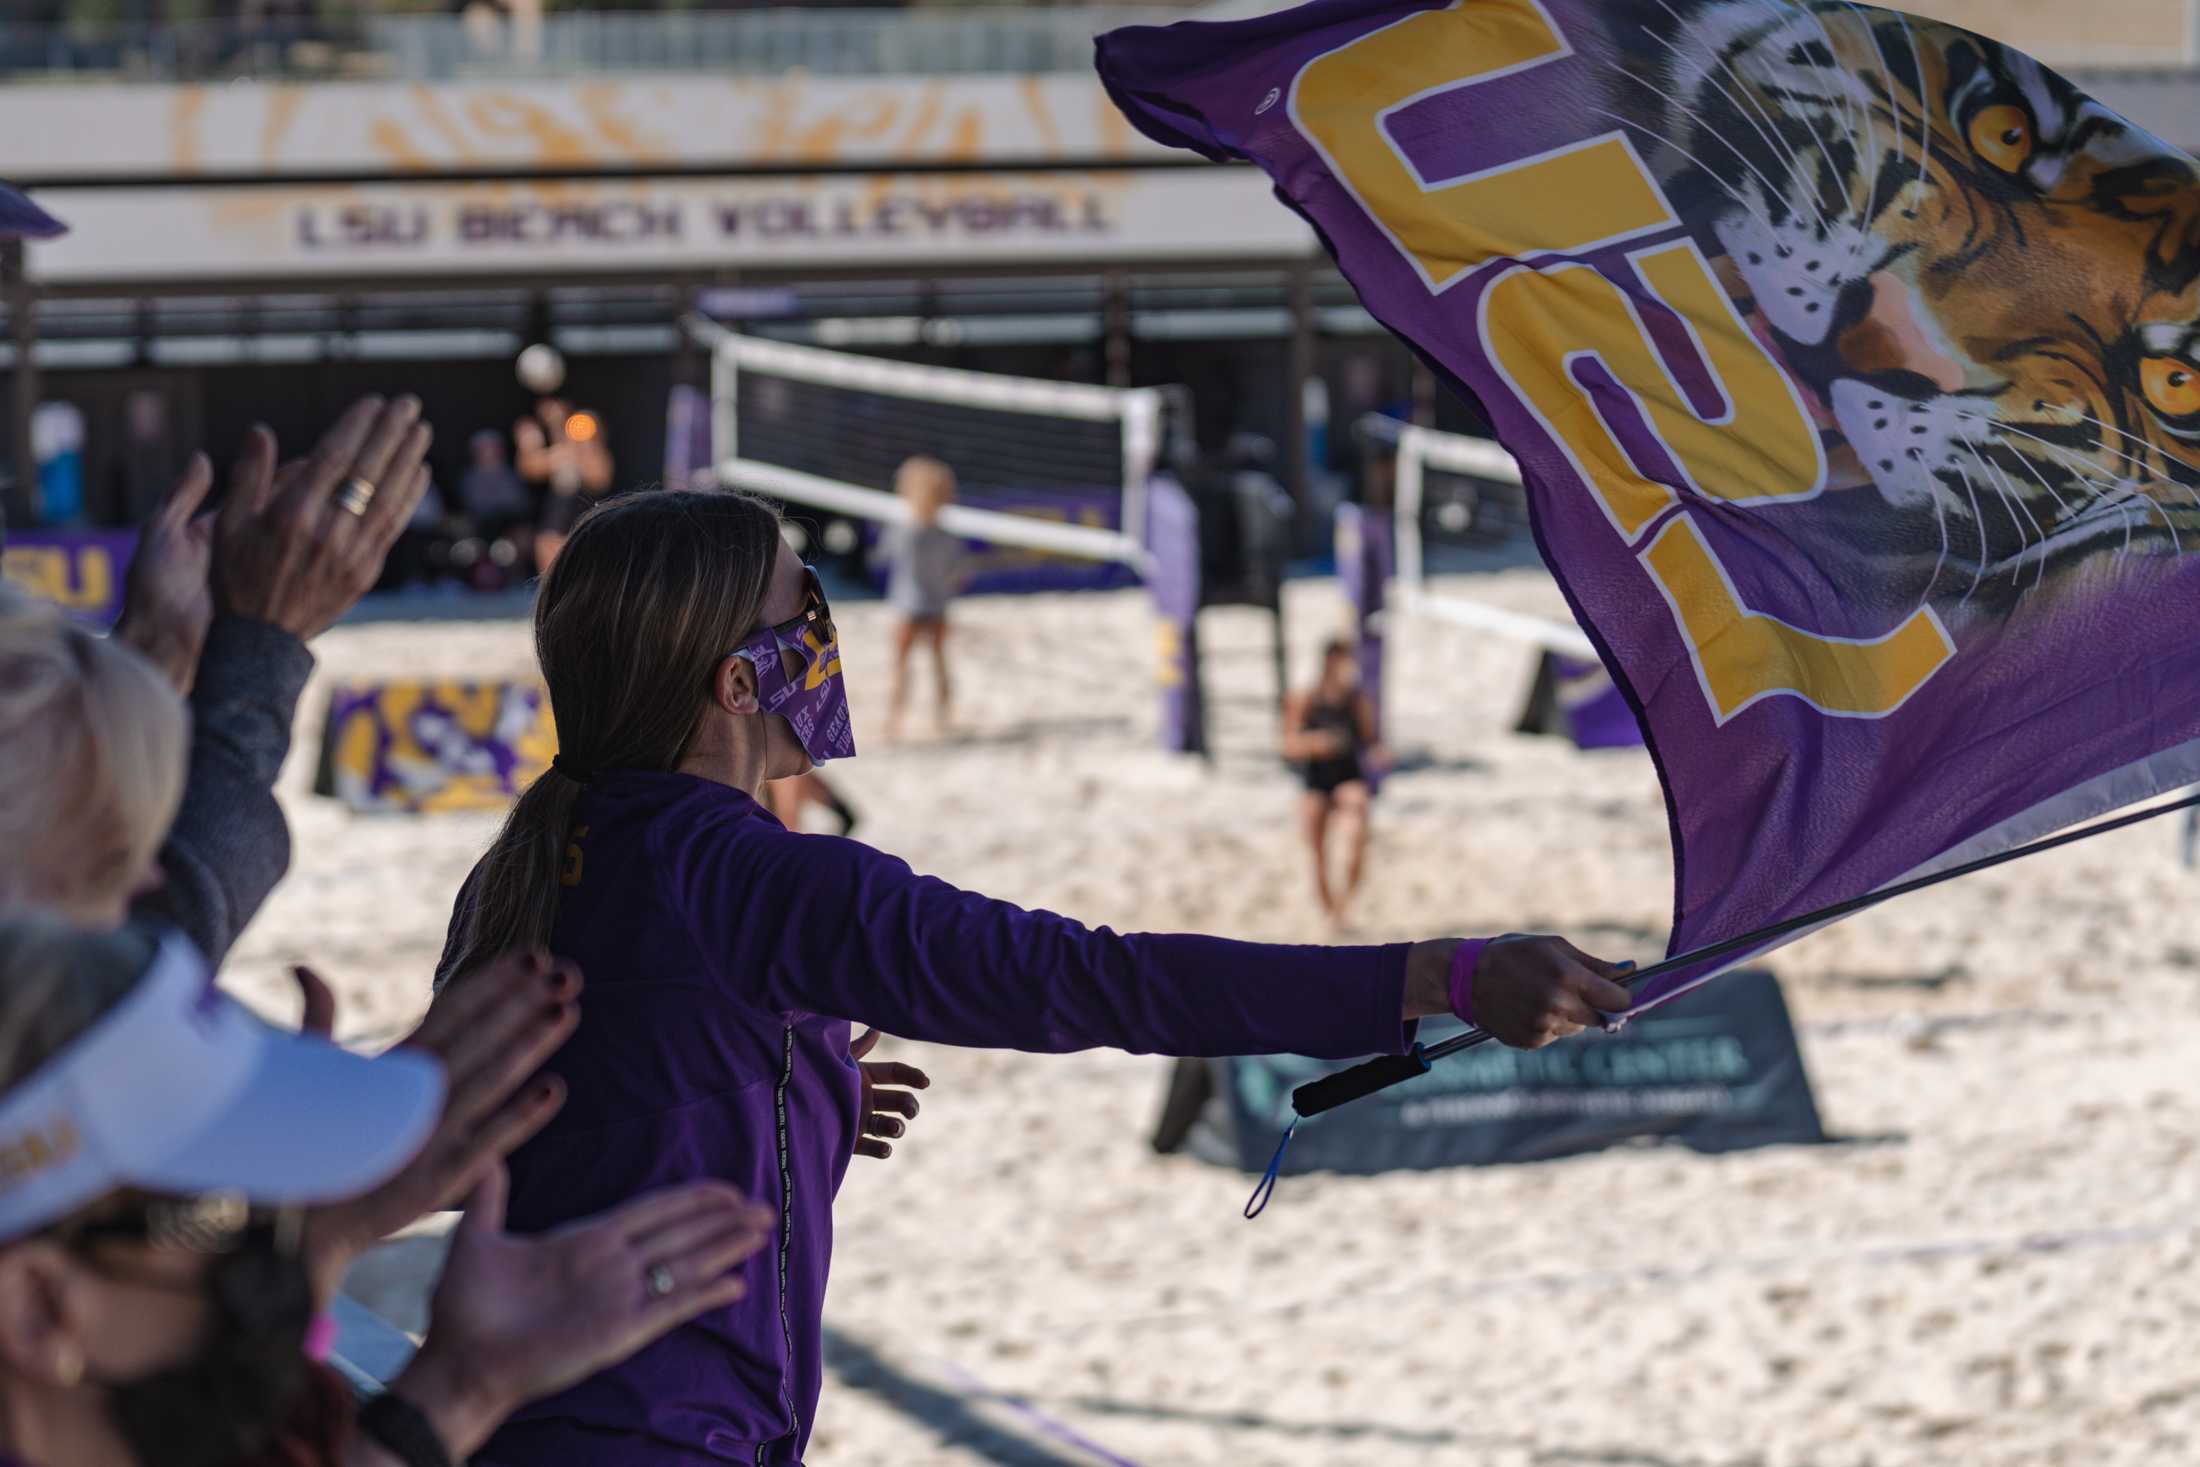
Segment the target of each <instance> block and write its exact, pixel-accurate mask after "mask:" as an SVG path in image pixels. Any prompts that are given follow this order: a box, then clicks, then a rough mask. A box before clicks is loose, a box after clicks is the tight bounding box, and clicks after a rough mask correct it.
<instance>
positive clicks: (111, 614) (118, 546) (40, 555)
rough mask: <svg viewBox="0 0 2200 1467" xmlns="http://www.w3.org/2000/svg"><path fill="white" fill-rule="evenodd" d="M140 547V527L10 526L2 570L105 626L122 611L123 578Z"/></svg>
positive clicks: (84, 618) (88, 622) (83, 617)
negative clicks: (63, 528)
mask: <svg viewBox="0 0 2200 1467" xmlns="http://www.w3.org/2000/svg"><path fill="white" fill-rule="evenodd" d="M136 549H137V531H135V530H10V531H9V532H8V535H7V543H6V544H5V546H0V575H5V576H6V577H7V579H8V580H9V581H11V582H13V583H14V584H15V585H17V586H20V587H22V588H23V589H24V590H26V591H28V592H30V594H31V595H33V596H36V597H38V598H39V599H40V600H41V601H51V602H52V603H54V605H56V606H59V607H61V608H62V609H63V610H64V611H66V612H68V613H69V615H71V616H73V617H75V618H76V619H78V620H79V621H82V622H84V623H85V624H86V625H88V626H95V627H99V628H101V629H105V628H107V627H111V626H113V625H114V624H115V618H116V617H118V616H120V615H121V614H122V584H123V578H124V577H125V576H127V575H128V574H129V570H130V557H131V555H132V554H133V553H134V552H135V551H136Z"/></svg>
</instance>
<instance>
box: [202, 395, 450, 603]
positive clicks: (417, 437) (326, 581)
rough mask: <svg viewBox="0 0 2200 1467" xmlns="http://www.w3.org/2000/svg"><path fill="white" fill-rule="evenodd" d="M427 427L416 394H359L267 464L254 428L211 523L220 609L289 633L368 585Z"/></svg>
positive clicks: (407, 497)
mask: <svg viewBox="0 0 2200 1467" xmlns="http://www.w3.org/2000/svg"><path fill="white" fill-rule="evenodd" d="M433 437H434V434H433V433H432V432H430V430H429V428H428V425H427V424H426V423H423V422H421V421H420V400H419V399H418V398H416V397H411V396H405V397H399V398H397V399H395V400H394V401H390V402H384V401H383V400H382V399H381V398H379V397H365V398H361V399H360V400H359V401H358V402H356V403H353V404H352V406H351V408H350V409H349V410H348V411H346V412H345V414H344V415H343V416H342V417H341V418H338V419H337V420H336V425H335V426H334V427H332V428H330V429H329V430H328V432H326V433H324V434H322V435H321V441H320V442H319V443H317V444H315V445H314V448H313V452H312V454H311V455H309V456H308V457H306V458H303V459H299V460H297V461H296V462H294V463H289V464H285V465H283V466H282V468H281V470H280V471H278V470H277V469H276V466H275V440H274V438H273V437H272V436H271V435H270V434H269V433H268V431H267V430H266V429H265V428H255V429H254V430H253V432H252V436H251V439H250V441H249V442H248V443H247V445H246V448H245V453H244V456H243V457H242V458H241V459H239V460H238V467H237V473H236V475H235V477H234V481H233V482H232V483H231V485H230V489H229V497H228V498H227V499H225V500H224V501H223V502H222V507H221V515H220V519H219V523H218V527H217V531H216V534H217V539H218V543H219V549H220V556H219V564H218V565H217V566H216V576H217V589H218V590H219V591H220V593H221V598H222V604H223V606H224V608H225V609H227V610H228V611H229V612H230V613H232V614H233V615H236V616H241V617H245V618H248V619H250V620H253V621H263V622H268V623H270V624H272V625H274V626H278V627H281V628H282V629H283V630H284V631H287V632H289V633H290V634H291V635H292V636H294V637H297V638H298V639H299V640H300V641H306V640H309V639H311V638H313V637H315V636H318V635H319V634H320V633H321V632H323V631H325V630H327V629H328V627H329V626H330V625H331V624H332V623H334V622H335V620H336V619H337V618H338V617H340V616H342V615H343V614H344V613H345V612H347V611H349V610H350V609H351V608H352V605H353V603H355V602H356V601H358V599H359V598H360V597H361V596H363V595H365V594H366V593H367V592H368V591H370V590H372V589H373V587H374V583H375V581H376V580H377V579H379V578H380V576H381V574H382V562H383V560H384V558H385V557H387V556H388V554H389V549H390V546H391V545H392V544H393V543H395V541H396V539H397V536H398V534H399V533H400V532H401V531H402V530H403V529H404V528H405V524H406V522H407V521H408V520H410V519H411V518H412V512H413V509H414V507H415V506H416V505H418V504H419V503H420V497H421V496H422V495H423V494H425V493H427V491H428V469H427V466H426V464H425V463H424V460H425V458H426V457H427V453H428V445H429V442H430V441H431V440H432V439H433Z"/></svg>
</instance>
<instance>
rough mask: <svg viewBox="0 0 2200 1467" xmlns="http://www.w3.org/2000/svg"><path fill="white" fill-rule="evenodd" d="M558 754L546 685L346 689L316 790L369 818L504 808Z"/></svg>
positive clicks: (334, 705)
mask: <svg viewBox="0 0 2200 1467" xmlns="http://www.w3.org/2000/svg"><path fill="white" fill-rule="evenodd" d="M555 753H557V730H556V727H555V726H554V725H553V724H552V723H551V721H550V700H549V698H548V696H547V695H545V693H544V692H543V690H542V689H541V688H540V687H536V686H531V685H528V684H522V683H461V682H389V683H373V684H369V685H364V686H355V685H344V686H339V687H338V688H336V689H335V691H334V692H333V693H331V694H330V696H329V710H328V727H327V729H326V730H325V732H324V733H323V735H322V745H321V777H320V779H319V780H318V782H317V783H316V786H315V792H316V793H319V794H324V795H334V796H335V797H336V798H337V799H339V800H342V801H343V802H344V803H345V804H346V805H349V806H350V807H351V808H352V809H354V810H357V811H360V812H362V813H383V814H425V813H429V812H433V811H439V810H490V809H500V808H502V807H504V806H506V805H509V804H511V803H512V802H513V801H514V800H516V799H518V798H519V795H520V792H521V791H522V790H525V789H526V788H527V786H528V785H529V784H531V783H533V782H534V779H535V777H536V776H537V775H539V774H541V773H542V771H543V770H545V769H547V768H548V767H549V765H550V758H551V756H552V755H553V754H555Z"/></svg>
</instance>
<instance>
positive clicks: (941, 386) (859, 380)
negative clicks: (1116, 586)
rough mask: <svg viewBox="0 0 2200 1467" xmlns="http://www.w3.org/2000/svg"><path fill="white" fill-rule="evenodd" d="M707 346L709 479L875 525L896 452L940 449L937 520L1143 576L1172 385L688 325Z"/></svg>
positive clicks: (888, 502)
mask: <svg viewBox="0 0 2200 1467" xmlns="http://www.w3.org/2000/svg"><path fill="white" fill-rule="evenodd" d="M690 329H691V330H692V331H693V332H695V333H696V335H697V336H698V337H699V339H701V340H703V341H704V342H706V343H707V344H708V345H709V347H710V350H711V354H712V371H711V403H710V412H711V423H710V437H711V444H712V458H713V469H714V473H715V476H716V479H717V482H719V483H720V484H723V485H727V486H729V487H733V488H739V489H745V490H749V491H751V492H754V493H759V494H764V495H768V496H770V497H771V498H774V499H778V500H781V501H783V502H785V503H787V504H789V505H793V506H800V507H804V508H807V509H810V510H813V511H816V512H817V513H818V514H819V515H821V516H837V517H842V518H845V519H847V520H851V521H856V522H868V523H870V524H875V525H885V524H897V523H903V522H906V520H907V519H908V516H909V511H908V509H907V507H906V506H905V505H904V504H903V503H902V501H901V500H900V499H899V498H898V497H896V496H895V495H894V494H893V493H892V492H891V486H892V484H893V481H894V472H895V470H896V468H898V467H899V466H900V465H901V464H902V463H903V462H904V461H905V460H907V459H909V458H912V457H917V456H920V455H921V456H926V457H931V458H936V459H939V460H940V461H942V462H944V463H946V464H947V465H948V466H949V467H950V468H951V469H953V470H954V472H955V478H956V482H957V486H958V494H959V500H958V502H957V503H955V504H953V505H951V506H949V507H948V508H947V509H946V510H945V511H943V512H942V514H941V516H940V519H939V523H940V526H941V528H943V529H946V530H949V531H951V532H953V533H955V534H957V535H961V536H964V537H966V538H969V539H972V540H977V541H982V542H985V543H987V544H988V545H992V546H999V547H1009V548H1011V549H1013V550H1016V551H1022V552H1027V553H1028V554H1027V555H1025V556H1024V557H1023V558H1022V561H1021V562H1020V563H1022V564H1024V565H1025V566H1027V567H1028V566H1029V565H1030V564H1032V562H1033V561H1034V560H1035V559H1039V558H1047V557H1068V558H1072V559H1076V560H1082V561H1086V562H1101V563H1114V564H1118V565H1121V566H1123V567H1126V568H1127V570H1128V571H1129V572H1130V575H1131V576H1133V577H1136V578H1139V579H1143V578H1145V576H1146V574H1147V570H1148V565H1149V559H1148V552H1147V549H1146V532H1147V524H1146V503H1147V496H1148V493H1149V485H1150V483H1151V480H1152V478H1153V475H1154V473H1155V471H1156V469H1157V468H1159V467H1160V466H1161V462H1162V457H1163V446H1164V442H1165V434H1166V433H1167V432H1168V431H1170V424H1171V423H1172V421H1180V420H1181V418H1182V415H1183V414H1182V402H1181V393H1180V392H1172V391H1171V390H1170V389H1165V388H1154V387H1141V388H1121V387H1102V386H1096V385H1093V384H1088V383H1076V382H1052V381H1045V380H1041V379H1037V378H1026V377H1013V376H1006V375H1001V374H996V373H990V372H972V371H966V370H963V369H961V368H954V367H933V366H925V365H921V364H917V363H911V362H897V361H890V360H886V359H883V358H879V357H869V356H862V355H858V354H856V353H852V352H841V351H833V350H829V349H826V348H822V347H813V346H805V345H800V344H797V343H794V342H787V341H778V340H773V339H769V338H766V337H760V336H751V335H746V334H743V333H740V332H734V331H729V330H726V329H725V328H723V327H720V326H717V325H716V324H715V323H710V322H705V321H699V320H698V321H694V322H691V323H690Z"/></svg>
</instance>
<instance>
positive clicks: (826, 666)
mask: <svg viewBox="0 0 2200 1467" xmlns="http://www.w3.org/2000/svg"><path fill="white" fill-rule="evenodd" d="M802 650H803V652H804V653H806V654H807V655H806V656H805V657H804V659H803V661H804V663H805V665H806V666H807V668H808V671H807V672H805V673H804V674H803V677H802V690H803V691H804V692H814V691H815V690H816V689H817V688H818V687H819V686H820V685H821V684H823V683H824V681H825V679H827V678H829V677H838V676H840V643H839V642H838V641H837V640H836V641H832V642H825V641H821V640H819V638H818V635H817V633H816V632H813V631H810V630H808V629H807V628H805V629H804V630H803V633H802Z"/></svg>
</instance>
